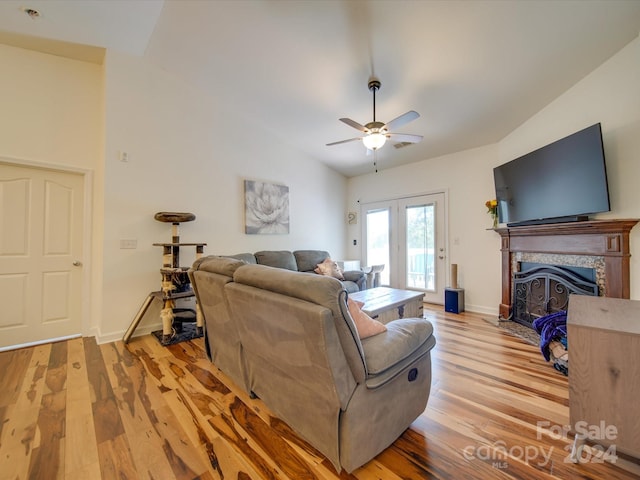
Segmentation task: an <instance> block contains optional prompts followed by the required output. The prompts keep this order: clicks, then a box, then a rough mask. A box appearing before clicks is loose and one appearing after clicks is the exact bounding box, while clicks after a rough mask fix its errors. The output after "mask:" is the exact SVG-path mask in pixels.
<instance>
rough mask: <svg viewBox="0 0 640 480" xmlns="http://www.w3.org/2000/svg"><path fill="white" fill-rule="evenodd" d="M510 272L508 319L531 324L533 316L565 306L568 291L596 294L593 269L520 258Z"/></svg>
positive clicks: (562, 308) (536, 316)
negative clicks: (515, 268) (510, 298)
mask: <svg viewBox="0 0 640 480" xmlns="http://www.w3.org/2000/svg"><path fill="white" fill-rule="evenodd" d="M519 267H520V268H519V271H517V272H515V273H514V274H513V302H512V311H511V320H513V321H515V322H518V323H520V324H522V325H525V326H527V327H529V328H533V322H534V320H536V319H537V318H540V317H543V316H545V315H550V314H552V313H556V312H560V311H563V310H566V309H567V305H568V304H569V295H571V294H577V295H592V296H597V295H598V284H597V283H596V281H595V273H596V272H595V269H593V268H587V267H563V266H556V265H544V264H537V263H530V262H520V263H519Z"/></svg>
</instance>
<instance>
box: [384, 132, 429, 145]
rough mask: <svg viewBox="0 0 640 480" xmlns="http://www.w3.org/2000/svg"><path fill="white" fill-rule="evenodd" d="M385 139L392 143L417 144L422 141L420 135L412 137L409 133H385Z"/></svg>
mask: <svg viewBox="0 0 640 480" xmlns="http://www.w3.org/2000/svg"><path fill="white" fill-rule="evenodd" d="M387 137H388V138H389V140H393V141H394V142H407V143H418V142H420V141H421V140H422V135H412V134H410V133H387Z"/></svg>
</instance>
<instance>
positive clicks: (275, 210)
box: [244, 180, 289, 234]
mask: <svg viewBox="0 0 640 480" xmlns="http://www.w3.org/2000/svg"><path fill="white" fill-rule="evenodd" d="M244 212H245V214H244V217H245V227H244V231H245V233H248V234H282V233H289V187H287V186H286V185H277V184H274V183H265V182H256V181H254V180H245V181H244Z"/></svg>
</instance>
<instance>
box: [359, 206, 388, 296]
mask: <svg viewBox="0 0 640 480" xmlns="http://www.w3.org/2000/svg"><path fill="white" fill-rule="evenodd" d="M365 225H366V229H367V230H366V242H367V244H366V264H367V265H368V266H373V265H384V266H385V268H384V270H382V272H381V273H380V285H389V284H390V281H389V265H390V244H391V240H390V211H389V208H384V209H374V210H367V212H366V221H365Z"/></svg>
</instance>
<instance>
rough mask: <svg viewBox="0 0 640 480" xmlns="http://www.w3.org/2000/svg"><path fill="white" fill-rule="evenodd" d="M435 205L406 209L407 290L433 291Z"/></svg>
mask: <svg viewBox="0 0 640 480" xmlns="http://www.w3.org/2000/svg"><path fill="white" fill-rule="evenodd" d="M434 211H435V205H433V204H431V205H417V206H408V207H406V211H405V214H406V232H405V234H406V239H407V246H406V261H407V263H406V265H407V268H406V270H405V275H406V277H405V283H406V286H407V288H417V289H420V290H428V291H432V292H433V291H434V290H435V262H434V252H435V237H434V216H435V215H434Z"/></svg>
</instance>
